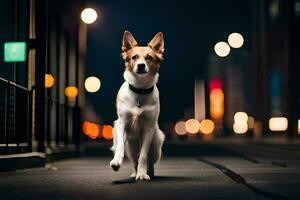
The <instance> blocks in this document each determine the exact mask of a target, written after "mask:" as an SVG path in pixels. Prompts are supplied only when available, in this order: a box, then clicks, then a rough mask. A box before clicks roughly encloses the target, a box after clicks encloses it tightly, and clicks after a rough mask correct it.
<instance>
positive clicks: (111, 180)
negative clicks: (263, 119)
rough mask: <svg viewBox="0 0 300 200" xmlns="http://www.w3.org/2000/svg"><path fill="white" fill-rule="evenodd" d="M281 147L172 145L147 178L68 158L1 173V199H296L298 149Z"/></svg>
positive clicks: (96, 160) (97, 160)
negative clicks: (44, 164)
mask: <svg viewBox="0 0 300 200" xmlns="http://www.w3.org/2000/svg"><path fill="white" fill-rule="evenodd" d="M281 150H282V151H281ZM281 150H280V149H279V150H278V149H275V151H274V150H273V149H270V148H269V147H261V146H259V147H257V146H255V147H253V146H252V147H251V146H247V145H246V146H245V145H244V146H239V145H232V144H231V145H228V144H219V145H195V146H189V147H186V146H180V145H179V146H178V145H177V146H176V145H174V146H172V145H171V146H169V147H167V148H166V149H165V152H166V153H165V154H167V155H165V156H164V158H163V159H162V161H161V162H160V164H159V165H158V166H157V167H156V171H155V174H156V177H155V178H154V179H152V180H151V181H147V182H146V181H144V182H136V181H134V180H133V179H130V178H129V175H130V174H131V172H132V169H131V165H130V163H129V162H127V161H126V162H125V163H124V165H123V166H122V167H121V169H120V171H119V172H117V173H116V172H113V171H112V170H111V169H110V168H109V161H110V158H109V157H100V156H99V157H83V158H77V159H69V160H64V161H59V162H54V163H52V164H51V165H47V167H46V168H36V169H27V170H20V171H16V172H5V173H0V199H3V200H6V199H22V200H24V199H43V200H44V199H45V200H47V199H55V200H60V199H63V200H67V199H70V200H76V199H101V200H102V199H120V200H127V199H128V200H133V199H143V200H144V199H149V200H150V199H151V200H153V199H155V200H159V199H186V200H187V199H299V198H300V159H299V157H300V153H299V152H297V151H294V150H291V149H282V148H281ZM189 151H193V152H192V153H190V154H189V153H187V152H189ZM172 152H177V153H174V154H177V155H172ZM179 152H185V153H181V154H180V153H179ZM178 155H180V156H178Z"/></svg>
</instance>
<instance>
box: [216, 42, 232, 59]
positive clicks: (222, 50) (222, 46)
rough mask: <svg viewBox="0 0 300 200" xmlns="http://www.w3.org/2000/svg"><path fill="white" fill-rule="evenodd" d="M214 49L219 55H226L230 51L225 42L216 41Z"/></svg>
mask: <svg viewBox="0 0 300 200" xmlns="http://www.w3.org/2000/svg"><path fill="white" fill-rule="evenodd" d="M214 49H215V53H216V54H217V55H218V56H220V57H226V56H227V55H228V54H229V53H230V46H229V45H228V44H227V43H226V42H218V43H217V44H216V45H215V48H214Z"/></svg>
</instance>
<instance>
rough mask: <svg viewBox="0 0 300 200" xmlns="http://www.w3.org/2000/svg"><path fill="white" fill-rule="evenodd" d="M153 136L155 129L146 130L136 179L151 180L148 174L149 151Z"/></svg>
mask: <svg viewBox="0 0 300 200" xmlns="http://www.w3.org/2000/svg"><path fill="white" fill-rule="evenodd" d="M152 138H153V129H148V130H147V131H145V135H144V138H143V142H142V147H141V151H140V156H139V160H138V167H137V174H136V177H135V179H136V180H150V177H149V175H148V174H147V162H148V152H149V148H150V145H151V142H152Z"/></svg>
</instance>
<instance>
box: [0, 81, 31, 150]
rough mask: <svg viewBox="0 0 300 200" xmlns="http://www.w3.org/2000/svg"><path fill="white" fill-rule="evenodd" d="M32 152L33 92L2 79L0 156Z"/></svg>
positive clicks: (0, 92) (0, 88)
mask: <svg viewBox="0 0 300 200" xmlns="http://www.w3.org/2000/svg"><path fill="white" fill-rule="evenodd" d="M31 150H32V91H31V90H28V89H27V88H25V87H22V86H20V85H18V84H16V83H13V82H10V81H7V80H5V79H3V78H0V154H12V153H25V152H30V151H31Z"/></svg>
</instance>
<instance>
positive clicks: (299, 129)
mask: <svg viewBox="0 0 300 200" xmlns="http://www.w3.org/2000/svg"><path fill="white" fill-rule="evenodd" d="M298 134H300V119H298Z"/></svg>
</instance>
